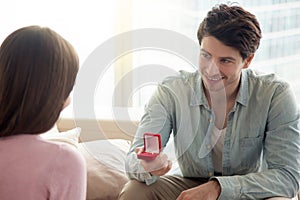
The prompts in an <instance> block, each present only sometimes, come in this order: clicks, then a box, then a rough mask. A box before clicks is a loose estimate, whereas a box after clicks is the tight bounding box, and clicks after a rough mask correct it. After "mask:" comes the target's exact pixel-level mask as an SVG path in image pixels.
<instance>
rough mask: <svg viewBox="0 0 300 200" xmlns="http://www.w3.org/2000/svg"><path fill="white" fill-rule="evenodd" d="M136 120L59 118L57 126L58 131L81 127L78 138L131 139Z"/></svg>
mask: <svg viewBox="0 0 300 200" xmlns="http://www.w3.org/2000/svg"><path fill="white" fill-rule="evenodd" d="M137 125H138V122H136V121H133V122H132V121H114V120H89V119H79V120H77V119H76V120H74V119H66V118H62V119H59V121H58V123H57V126H58V129H59V130H60V131H66V130H70V129H72V128H75V127H80V128H81V134H80V140H81V141H91V140H98V139H128V140H132V139H133V137H134V135H135V132H136V129H137Z"/></svg>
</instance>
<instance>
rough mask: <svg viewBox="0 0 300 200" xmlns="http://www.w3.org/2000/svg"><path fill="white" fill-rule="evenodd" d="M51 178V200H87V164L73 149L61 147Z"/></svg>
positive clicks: (62, 145) (53, 165)
mask: <svg viewBox="0 0 300 200" xmlns="http://www.w3.org/2000/svg"><path fill="white" fill-rule="evenodd" d="M50 173H51V174H50ZM49 176H51V177H50V186H49V190H50V191H49V194H50V198H49V199H50V200H69V199H70V200H71V199H72V200H85V199H86V180H87V178H86V176H87V175H86V163H85V160H84V158H83V156H82V155H81V154H80V153H79V152H78V151H77V150H76V149H74V148H73V147H71V146H68V145H66V144H61V145H60V148H59V151H58V153H57V156H56V158H55V159H54V161H53V164H52V167H51V171H50V172H49Z"/></svg>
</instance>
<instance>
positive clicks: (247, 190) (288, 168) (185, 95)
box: [126, 69, 300, 200]
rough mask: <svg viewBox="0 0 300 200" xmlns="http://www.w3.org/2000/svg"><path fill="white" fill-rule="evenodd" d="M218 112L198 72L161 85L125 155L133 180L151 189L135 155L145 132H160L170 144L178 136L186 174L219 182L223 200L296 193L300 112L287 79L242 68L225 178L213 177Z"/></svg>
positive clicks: (150, 179)
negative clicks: (207, 94) (211, 106)
mask: <svg viewBox="0 0 300 200" xmlns="http://www.w3.org/2000/svg"><path fill="white" fill-rule="evenodd" d="M214 121H215V115H214V113H213V112H212V109H211V108H210V107H209V105H208V103H207V99H206V97H205V94H204V91H203V88H202V80H201V76H200V75H199V72H198V71H197V72H194V73H189V72H184V71H181V72H180V74H179V75H178V76H176V77H169V78H167V79H165V80H164V81H163V82H162V83H161V84H159V85H158V88H157V90H156V92H155V93H154V94H153V96H152V98H151V99H150V101H149V103H148V104H147V105H146V106H145V113H144V115H143V117H142V119H141V122H140V125H139V128H138V130H137V133H136V137H135V139H134V142H133V145H132V147H131V150H130V152H129V153H128V156H127V158H126V170H127V173H128V176H129V177H130V178H134V179H137V180H140V181H145V182H146V183H147V184H151V183H153V182H155V181H156V180H157V178H158V177H155V176H151V174H149V173H146V172H145V171H144V169H143V168H142V167H141V166H140V164H139V161H138V159H137V157H136V154H135V153H134V149H135V148H136V147H140V146H143V133H144V132H154V133H160V134H161V137H162V145H163V146H164V147H165V146H166V144H167V142H168V140H169V138H170V136H172V137H174V144H175V154H176V157H177V161H178V164H179V166H180V169H181V172H182V175H183V176H185V177H211V178H216V179H217V180H218V181H219V183H220V185H221V188H222V190H221V194H220V196H219V199H224V200H228V199H263V198H266V197H271V196H286V197H294V196H295V195H296V193H297V191H298V189H299V180H300V179H299V177H300V176H299V175H300V131H299V130H300V127H299V109H298V105H297V102H296V99H295V96H294V94H293V92H292V90H291V88H290V86H289V84H288V83H287V82H285V81H284V80H281V79H279V78H278V77H277V76H276V75H274V74H262V73H261V72H257V71H254V70H251V69H244V70H243V71H242V74H241V83H240V88H239V92H238V95H237V98H236V102H235V105H234V107H233V108H232V110H231V111H230V113H229V115H228V119H227V129H226V134H225V138H224V148H223V160H222V161H220V162H222V168H223V175H222V176H217V177H216V176H214V168H213V162H212V151H211V150H212V148H213V146H214V142H213V141H212V140H211V138H212V137H211V136H212V130H213V128H214V126H215V125H214Z"/></svg>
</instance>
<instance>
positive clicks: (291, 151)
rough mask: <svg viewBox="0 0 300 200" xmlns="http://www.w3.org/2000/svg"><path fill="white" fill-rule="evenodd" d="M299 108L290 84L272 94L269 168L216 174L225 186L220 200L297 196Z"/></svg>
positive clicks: (267, 149)
mask: <svg viewBox="0 0 300 200" xmlns="http://www.w3.org/2000/svg"><path fill="white" fill-rule="evenodd" d="M299 155H300V133H299V108H298V105H297V102H296V99H295V97H294V95H293V93H292V91H291V90H290V88H289V87H288V86H287V87H286V85H281V86H280V87H278V88H277V89H276V91H275V93H274V95H273V97H272V100H271V103H270V108H269V113H268V121H267V127H266V131H265V139H264V148H263V156H264V158H265V160H266V164H267V166H268V169H267V170H264V171H261V172H257V173H250V174H246V175H236V176H227V177H215V178H216V179H217V180H218V181H219V183H220V185H221V188H222V190H221V194H220V196H219V199H220V200H223V199H224V200H225V199H265V198H266V197H275V196H280V197H288V198H293V197H295V196H296V194H297V192H298V190H299V180H300V174H299V172H300V156H299Z"/></svg>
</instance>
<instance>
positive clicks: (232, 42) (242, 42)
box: [197, 4, 261, 60]
mask: <svg viewBox="0 0 300 200" xmlns="http://www.w3.org/2000/svg"><path fill="white" fill-rule="evenodd" d="M197 36H198V40H199V44H200V45H201V42H202V39H203V37H205V36H213V37H215V38H217V39H218V40H220V41H221V42H222V43H223V44H224V45H227V46H231V47H234V48H236V49H237V50H238V51H239V52H240V54H241V56H242V58H243V60H244V59H246V58H247V57H249V56H250V55H251V54H252V53H255V51H256V50H257V48H258V46H259V43H260V39H261V29H260V26H259V23H258V21H257V19H256V17H255V15H253V14H251V13H250V12H248V11H246V10H244V9H243V8H242V7H240V6H230V5H226V4H220V5H217V6H215V7H213V8H212V10H211V11H209V12H208V13H207V16H206V17H205V18H204V20H203V21H202V22H201V24H200V26H199V29H198V33H197Z"/></svg>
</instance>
